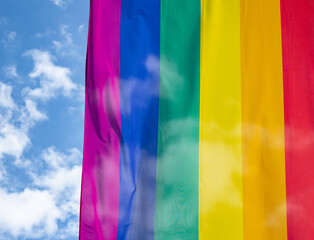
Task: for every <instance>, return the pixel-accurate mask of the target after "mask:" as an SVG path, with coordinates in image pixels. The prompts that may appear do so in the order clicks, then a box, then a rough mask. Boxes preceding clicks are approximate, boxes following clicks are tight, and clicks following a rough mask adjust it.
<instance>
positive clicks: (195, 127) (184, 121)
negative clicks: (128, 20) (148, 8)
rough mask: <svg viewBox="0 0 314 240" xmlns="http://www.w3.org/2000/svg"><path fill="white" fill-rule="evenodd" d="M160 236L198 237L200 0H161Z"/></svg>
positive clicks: (157, 228)
mask: <svg viewBox="0 0 314 240" xmlns="http://www.w3.org/2000/svg"><path fill="white" fill-rule="evenodd" d="M160 28H161V33H160V34H161V36H160V57H161V59H160V97H159V99H160V100H159V126H158V158H157V172H156V207H155V233H154V239H155V240H164V239H198V167H199V164H198V148H199V147H198V141H199V82H200V3H199V1H190V0H172V1H169V0H162V1H161V25H160Z"/></svg>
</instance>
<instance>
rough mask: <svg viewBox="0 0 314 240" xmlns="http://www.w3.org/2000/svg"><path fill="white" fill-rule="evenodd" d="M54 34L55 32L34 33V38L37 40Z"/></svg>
mask: <svg viewBox="0 0 314 240" xmlns="http://www.w3.org/2000/svg"><path fill="white" fill-rule="evenodd" d="M55 33H56V32H55V31H52V30H47V31H46V32H39V33H36V35H35V37H37V38H42V37H47V36H49V35H52V34H55Z"/></svg>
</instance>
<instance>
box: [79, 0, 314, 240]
mask: <svg viewBox="0 0 314 240" xmlns="http://www.w3.org/2000/svg"><path fill="white" fill-rule="evenodd" d="M90 6H91V8H90V23H89V36H88V46H87V60H86V102H85V129H84V136H85V138H84V156H83V174H82V195H81V214H80V240H98V239H100V240H114V239H119V240H128V239H130V240H168V239H169V240H172V239H173V240H177V239H186V240H194V239H201V240H207V239H215V240H242V239H243V240H252V239H257V240H259V239H260V240H266V239H267V240H271V239H273V240H311V239H314V204H313V202H314V190H313V186H314V174H313V173H312V172H313V170H314V161H313V155H314V152H313V149H314V110H313V104H314V99H313V95H314V90H313V82H314V69H313V67H314V21H313V20H314V2H313V1H312V0H224V1H221V0H91V1H90Z"/></svg>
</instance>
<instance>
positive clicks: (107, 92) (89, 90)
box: [80, 0, 121, 240]
mask: <svg viewBox="0 0 314 240" xmlns="http://www.w3.org/2000/svg"><path fill="white" fill-rule="evenodd" d="M90 4H91V5H90V24H89V34H88V47H87V63H86V98H85V99H86V103H85V132H84V156H83V176H82V196H81V216H80V239H81V240H85V239H100V240H114V239H116V237H117V227H118V211H119V165H120V132H121V119H120V76H119V75H120V1H119V0H118V1H117V0H91V2H90Z"/></svg>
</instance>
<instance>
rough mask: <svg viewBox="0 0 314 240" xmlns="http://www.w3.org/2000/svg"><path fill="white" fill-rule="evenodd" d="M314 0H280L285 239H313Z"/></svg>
mask: <svg viewBox="0 0 314 240" xmlns="http://www.w3.org/2000/svg"><path fill="white" fill-rule="evenodd" d="M313 5H314V1H313V0H281V18H282V54H283V80H284V105H285V107H284V109H285V141H286V185H287V227H288V239H289V240H294V239H300V240H301V239H302V240H313V239H314V141H313V140H314V112H313V106H314V105H313V104H314V92H313V82H314V81H313V80H314V71H313V70H314V69H313V67H314V61H313V60H314V51H313V50H314V11H313V10H314V6H313Z"/></svg>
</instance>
